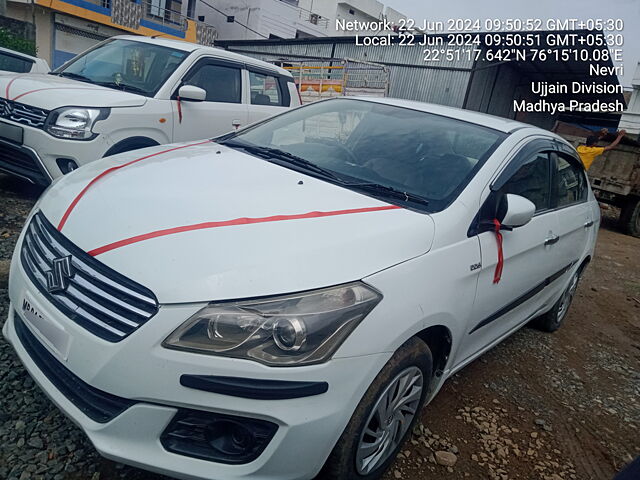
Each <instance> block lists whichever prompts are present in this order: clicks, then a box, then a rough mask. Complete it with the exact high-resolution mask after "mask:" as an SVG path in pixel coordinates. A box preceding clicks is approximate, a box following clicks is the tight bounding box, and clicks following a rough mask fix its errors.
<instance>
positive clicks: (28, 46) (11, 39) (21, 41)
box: [0, 27, 37, 56]
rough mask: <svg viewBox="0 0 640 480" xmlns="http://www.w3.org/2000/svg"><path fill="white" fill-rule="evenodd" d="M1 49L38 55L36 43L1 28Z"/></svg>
mask: <svg viewBox="0 0 640 480" xmlns="http://www.w3.org/2000/svg"><path fill="white" fill-rule="evenodd" d="M0 47H4V48H9V49H11V50H15V51H16V52H22V53H26V54H27V55H34V56H35V54H36V50H37V49H36V42H34V41H32V40H27V39H26V38H24V37H21V36H18V35H15V34H13V33H11V32H10V31H9V30H7V29H6V28H2V27H0Z"/></svg>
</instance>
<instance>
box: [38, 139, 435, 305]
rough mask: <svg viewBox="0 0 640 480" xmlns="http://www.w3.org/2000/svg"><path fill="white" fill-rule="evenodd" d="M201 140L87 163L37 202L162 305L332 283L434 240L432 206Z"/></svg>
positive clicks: (408, 254) (68, 232)
mask: <svg viewBox="0 0 640 480" xmlns="http://www.w3.org/2000/svg"><path fill="white" fill-rule="evenodd" d="M198 143H199V144H195V145H194V144H190V145H189V144H182V145H170V146H167V145H165V146H159V147H152V148H147V149H144V150H138V151H136V152H129V153H126V154H122V155H117V156H114V157H109V158H105V159H102V160H99V161H97V162H92V163H90V164H88V165H86V166H84V167H83V168H81V169H79V170H77V171H75V172H73V173H72V174H70V175H68V176H65V177H62V178H61V179H60V180H59V181H57V182H56V183H54V184H53V185H52V186H51V187H50V188H49V190H48V191H47V192H46V193H45V195H44V196H43V198H42V200H41V201H40V202H39V206H38V207H39V208H40V209H41V210H42V212H43V213H44V215H45V216H46V217H47V218H48V219H49V221H50V222H51V223H52V224H53V225H55V226H58V227H59V226H60V223H61V221H62V220H64V225H63V226H62V228H61V232H62V233H63V234H64V235H65V236H66V237H67V238H68V239H70V240H71V241H72V242H73V243H75V244H76V245H77V246H78V247H80V248H81V249H83V250H84V251H87V252H90V253H91V254H92V255H94V256H95V257H96V258H97V259H98V260H100V261H101V262H103V263H104V264H106V265H108V266H109V267H111V268H113V269H115V270H116V271H118V272H120V273H122V274H124V275H126V276H128V277H129V278H131V279H132V280H135V281H137V282H139V283H141V284H142V285H144V286H146V287H148V288H150V289H151V290H153V291H154V293H155V294H156V296H157V297H158V300H159V301H160V302H161V303H179V302H201V301H211V300H223V299H238V298H249V297H259V296H264V295H274V294H282V293H289V292H297V291H303V290H309V289H314V288H320V287H326V286H331V285H336V284H340V283H345V282H350V281H354V280H358V279H361V278H364V277H366V276H367V275H370V274H372V273H375V272H377V271H380V270H382V269H385V268H388V267H390V266H392V265H395V264H398V263H400V262H403V261H406V260H408V259H411V258H413V257H416V256H419V255H422V254H424V253H426V252H427V251H428V250H429V248H430V246H431V243H432V241H433V235H434V224H433V221H432V219H431V217H430V216H429V215H426V214H422V213H417V212H414V211H410V210H407V209H404V208H400V207H397V206H394V205H390V204H388V203H385V202H382V201H379V200H376V199H374V198H371V197H368V196H365V195H361V194H359V193H356V192H353V191H351V190H348V189H345V188H342V187H340V186H337V185H333V184H331V183H328V182H325V181H322V180H319V179H316V178H313V177H309V176H307V175H304V174H301V173H298V172H295V171H293V170H290V169H287V168H284V167H282V166H279V165H276V164H273V163H269V162H267V161H266V160H263V159H260V158H256V157H253V156H250V155H247V154H245V153H242V152H240V151H236V150H232V149H230V148H227V147H224V146H220V145H217V144H215V143H212V142H208V141H207V142H206V143H205V144H202V143H201V142H198ZM187 145H189V146H187ZM162 152H164V153H162ZM140 158H144V159H143V160H140V161H138V162H136V163H130V162H132V161H135V160H136V159H140ZM128 163H130V164H129V165H127V166H123V165H125V164H128ZM119 166H123V167H122V168H120V169H117V170H113V168H114V167H119ZM107 169H112V170H111V171H110V173H107V174H105V175H103V176H102V177H100V178H98V179H97V180H96V177H97V176H99V175H100V174H101V173H102V172H105V171H106V170H107ZM91 182H93V183H91ZM82 192H84V193H82ZM79 195H80V197H79ZM74 202H75V206H73V207H72V209H71V210H70V209H69V206H70V205H72V204H73V203H74ZM65 215H66V217H65ZM105 246H106V247H105Z"/></svg>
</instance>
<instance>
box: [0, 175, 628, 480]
mask: <svg viewBox="0 0 640 480" xmlns="http://www.w3.org/2000/svg"><path fill="white" fill-rule="evenodd" d="M39 193H40V192H39V190H38V189H36V188H32V187H30V186H28V185H26V184H22V183H21V182H19V181H16V180H15V179H12V178H9V177H6V176H3V175H1V174H0V307H2V306H3V305H4V306H5V307H4V310H3V308H0V314H3V315H6V305H7V302H8V299H7V295H6V278H7V271H8V259H9V258H10V255H11V252H12V249H13V245H14V242H15V240H16V238H17V235H18V233H19V229H20V228H21V225H22V221H23V219H24V216H25V215H26V214H27V213H28V210H29V209H30V208H31V206H32V205H33V203H34V202H35V200H36V198H37V195H38V194H39ZM604 213H605V218H604V221H603V225H602V228H601V229H600V233H599V241H598V248H597V252H596V257H595V259H594V261H593V262H592V264H591V265H590V267H589V268H588V270H587V273H586V274H585V276H584V278H583V280H582V283H581V285H580V287H579V290H578V293H577V296H576V299H575V301H574V304H573V307H572V309H571V311H570V313H569V316H568V318H567V320H566V325H565V326H563V328H562V329H560V330H559V331H558V332H556V333H554V334H545V333H541V332H538V331H536V330H534V329H532V328H524V329H522V330H521V331H519V332H518V333H516V334H515V335H513V336H512V337H511V338H509V339H508V340H506V341H505V342H503V343H502V344H501V345H499V346H497V347H496V348H494V349H493V350H492V351H490V352H489V353H487V354H486V355H484V356H483V357H482V358H481V359H479V360H477V361H475V362H474V363H472V364H471V365H469V366H467V367H466V368H465V369H464V370H462V371H461V372H460V373H458V374H457V375H456V376H455V377H453V378H452V379H450V380H449V381H448V382H447V383H446V384H445V386H444V387H443V389H442V391H441V392H440V393H439V395H438V396H437V397H436V398H435V400H434V401H433V402H432V403H431V404H430V405H429V406H427V407H426V408H425V409H424V411H423V413H422V418H421V423H420V424H419V425H418V426H417V427H416V428H415V429H414V434H413V436H412V437H411V440H410V442H408V443H407V444H406V446H405V447H404V449H403V453H401V454H400V455H399V456H398V459H397V461H396V462H395V463H394V465H393V466H392V467H391V469H390V470H389V472H388V473H387V474H386V475H385V479H388V480H392V479H407V480H426V479H443V480H454V479H470V480H471V479H478V480H480V479H482V480H484V479H492V480H493V479H500V480H506V479H532V480H533V479H536V480H537V479H539V480H562V479H573V480H592V479H593V480H610V479H611V478H612V477H613V476H614V474H615V473H616V472H618V471H619V470H620V469H621V467H623V466H624V465H625V464H626V463H628V462H630V461H631V460H632V459H633V458H634V457H636V456H637V455H639V454H640V239H638V238H632V237H629V236H625V235H623V234H621V233H619V232H618V231H617V229H616V227H615V222H614V221H613V220H612V215H613V214H614V213H615V212H612V211H611V210H606V211H605V212H604ZM2 322H3V319H0V324H1V323H2ZM2 344H4V341H3V340H0V347H2V351H1V352H0V360H1V362H0V396H2V395H4V398H5V399H6V398H7V397H6V396H7V395H11V393H12V392H11V391H10V390H11V389H12V388H14V387H13V385H20V388H23V389H24V390H23V391H24V392H26V393H25V395H31V396H33V399H34V400H33V401H30V402H29V405H27V404H26V402H25V406H24V407H21V406H20V405H18V406H17V407H16V406H15V405H13V404H11V405H10V404H9V403H8V402H4V405H3V401H2V400H1V399H0V410H4V411H5V413H4V414H3V415H0V426H1V427H0V438H1V439H2V445H0V478H16V479H18V478H19V479H21V480H24V479H28V478H38V476H37V475H36V473H35V472H36V471H40V469H42V468H44V470H43V472H45V473H44V474H43V475H42V477H41V478H54V479H55V480H61V479H74V480H79V479H82V480H84V479H92V480H99V479H109V480H110V479H112V478H127V479H135V480H158V479H160V478H161V477H158V476H156V475H153V474H150V473H147V472H144V471H141V470H137V469H134V468H130V467H126V466H123V465H119V464H115V463H113V462H110V461H107V460H104V459H102V458H100V457H98V455H97V454H96V453H95V451H94V450H93V448H92V447H91V445H90V443H89V442H88V440H86V437H84V435H83V434H81V433H80V432H79V431H78V430H77V428H76V427H75V426H73V424H71V423H70V422H69V421H68V420H66V419H64V418H63V417H62V415H60V414H59V413H58V412H57V410H56V409H55V407H52V406H51V405H50V404H49V403H48V401H47V400H46V398H45V397H44V395H42V394H41V393H40V392H39V390H38V389H37V387H35V386H33V385H31V383H30V382H29V379H28V377H27V376H26V373H25V372H24V371H23V370H22V367H21V366H20V365H19V363H18V361H17V360H16V359H15V358H14V357H13V353H12V352H11V349H10V348H9V347H8V346H7V345H6V344H5V345H2ZM5 347H6V348H5ZM5 365H8V366H5ZM2 369H5V371H2ZM20 382H21V383H20ZM3 391H5V392H8V393H3ZM33 405H36V406H37V408H33ZM21 422H22V423H21ZM24 422H27V423H28V422H37V425H38V426H37V427H34V431H37V432H39V433H38V438H39V439H40V441H39V442H33V438H34V437H33V435H34V434H30V435H31V437H30V438H29V439H28V440H27V446H31V447H33V449H31V450H30V449H28V448H27V447H24V449H21V451H20V453H19V454H18V453H15V449H16V445H18V446H20V442H21V440H20V439H21V438H22V445H24V442H25V440H24V436H23V435H21V433H20V432H16V430H17V429H18V427H21V428H23V429H24ZM50 426H51V427H50ZM27 429H28V425H27ZM65 432H69V433H65ZM65 435H70V436H72V437H73V447H74V449H75V450H73V451H72V450H71V447H69V443H70V442H69V440H67V439H65V438H64V436H65ZM34 443H35V444H36V445H34ZM58 444H61V445H66V450H65V447H62V448H58V447H57V445H58ZM42 451H47V452H49V453H48V455H43V453H42ZM439 451H448V452H451V453H453V454H454V455H455V460H456V462H455V464H454V465H453V466H449V467H447V466H442V465H440V464H438V463H436V460H435V457H434V455H435V453H436V452H439ZM30 452H31V453H30ZM61 452H62V453H61ZM38 455H40V458H41V460H42V461H43V462H44V463H43V465H44V467H42V466H39V467H38V469H36V468H35V467H34V468H28V467H29V464H30V462H33V463H34V464H35V463H36V462H37V461H38ZM439 455H440V454H439ZM43 457H44V458H43ZM47 458H48V462H49V463H47ZM56 460H58V461H60V462H63V468H59V465H56V466H55V469H56V470H55V471H58V472H59V473H57V474H56V475H49V474H46V472H49V471H51V472H53V471H54V470H47V466H48V465H52V463H51V462H54V461H56ZM3 468H4V470H2V469H3ZM51 468H53V467H51ZM30 470H32V471H33V476H32V474H31V473H29V471H30ZM3 471H4V475H6V477H5V476H3ZM22 471H25V472H27V473H28V475H24V474H21V472H22Z"/></svg>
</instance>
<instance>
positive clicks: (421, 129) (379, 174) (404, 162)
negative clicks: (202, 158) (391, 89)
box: [220, 98, 506, 211]
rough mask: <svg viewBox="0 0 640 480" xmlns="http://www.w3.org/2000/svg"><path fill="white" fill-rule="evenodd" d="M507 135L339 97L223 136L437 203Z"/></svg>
mask: <svg viewBox="0 0 640 480" xmlns="http://www.w3.org/2000/svg"><path fill="white" fill-rule="evenodd" d="M505 136H506V135H505V134H504V133H501V132H498V131H495V130H493V129H490V128H486V127H483V126H480V125H476V124H472V123H468V122H464V121H461V120H456V119H453V118H449V117H444V116H441V115H435V114H431V113H426V112H422V111H418V110H412V109H409V108H403V107H398V106H393V105H386V104H382V103H377V102H370V101H363V100H354V99H344V98H342V99H333V100H328V101H321V102H317V103H314V104H311V105H307V106H305V107H301V108H298V109H296V110H292V111H290V112H288V113H285V114H282V115H279V116H277V117H274V118H273V119H271V120H267V121H265V122H263V123H260V124H258V125H256V126H255V127H252V128H249V129H247V130H244V131H241V132H239V133H237V134H234V135H231V136H226V137H222V138H221V139H220V142H221V143H224V144H226V145H228V146H231V147H234V148H239V149H244V150H245V151H247V152H248V153H250V154H254V155H258V156H260V157H263V158H265V159H268V160H270V161H274V162H276V163H279V164H282V165H283V166H286V167H289V168H293V169H297V170H302V171H305V172H307V173H309V174H310V175H314V176H317V177H321V178H324V179H326V180H327V181H330V182H333V183H339V184H341V185H343V186H345V187H346V188H351V189H354V190H357V191H361V192H362V193H365V194H368V195H371V196H375V197H378V198H383V199H385V200H388V201H390V202H391V203H400V204H406V205H407V206H410V207H415V208H417V209H421V210H426V211H439V210H442V209H444V208H446V207H447V206H448V205H449V204H450V203H451V202H452V201H453V200H454V199H455V198H456V197H457V195H458V194H459V193H460V191H462V189H463V188H464V187H465V186H466V185H467V183H468V182H469V181H470V180H471V178H472V177H473V176H474V175H475V173H476V172H477V171H478V169H479V168H480V167H481V166H482V164H483V163H484V162H485V160H486V159H487V158H488V157H489V156H490V155H491V153H493V151H494V150H495V149H496V148H497V146H498V145H499V144H500V143H501V142H502V140H503V139H504V138H505Z"/></svg>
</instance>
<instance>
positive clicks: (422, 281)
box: [3, 98, 600, 480]
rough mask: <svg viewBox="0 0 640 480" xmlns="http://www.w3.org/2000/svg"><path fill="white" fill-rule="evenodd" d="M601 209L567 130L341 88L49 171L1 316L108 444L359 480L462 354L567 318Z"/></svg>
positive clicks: (154, 459) (105, 450) (96, 437)
mask: <svg viewBox="0 0 640 480" xmlns="http://www.w3.org/2000/svg"><path fill="white" fill-rule="evenodd" d="M599 221H600V217H599V209H598V205H597V203H596V201H595V199H594V197H593V194H592V192H591V190H590V188H589V183H588V182H587V177H586V175H585V171H584V169H583V167H582V164H581V163H580V160H579V159H578V156H577V154H576V152H575V150H574V149H573V147H571V146H570V145H569V144H567V143H566V142H565V141H564V140H562V139H561V138H559V137H557V136H556V135H553V134H551V133H549V132H547V131H544V130H540V129H538V128H535V127H532V126H529V125H524V124H520V123H517V122H514V121H510V120H505V119H501V118H496V117H491V116H486V115H482V114H478V113H473V112H468V111H463V110H458V109H452V108H447V107H441V106H435V105H427V104H422V103H416V102H408V101H400V100H392V99H375V100H374V99H346V98H341V99H334V100H328V101H322V102H318V103H315V104H311V105H307V106H305V107H302V108H299V109H296V110H292V111H290V112H286V113H284V114H281V115H279V116H277V117H274V118H271V119H268V120H266V121H264V122H262V123H260V124H257V125H255V126H253V127H250V128H247V129H244V130H242V131H240V132H238V133H236V134H232V135H227V136H225V137H222V138H218V139H217V140H216V141H206V142H195V143H185V144H178V145H173V146H164V147H153V148H149V149H145V150H144V151H140V152H131V153H127V154H122V155H118V156H114V157H111V158H107V159H103V160H100V161H97V162H94V163H92V164H89V165H87V166H85V167H83V168H81V169H79V170H78V171H76V172H73V173H72V174H70V175H68V176H65V177H63V178H62V179H61V180H59V181H57V182H56V183H54V184H53V185H52V186H51V187H50V188H49V190H48V191H47V192H46V193H45V194H44V195H43V196H42V198H41V199H40V200H39V201H38V203H37V204H36V206H35V207H34V209H33V211H32V213H31V214H30V216H29V218H28V220H27V224H26V227H25V229H24V231H23V232H22V234H21V236H20V238H19V241H18V245H17V249H16V253H15V255H14V258H13V260H12V265H11V274H10V284H9V295H10V299H11V308H10V313H9V318H8V321H7V322H6V323H5V326H4V330H3V331H4V335H5V336H6V338H8V340H9V341H10V342H11V343H12V344H13V346H14V348H15V350H16V352H17V353H18V355H19V357H20V358H21V360H22V361H23V362H24V364H25V366H26V368H27V369H28V371H29V373H30V374H31V375H32V376H33V378H34V379H35V380H36V382H37V383H38V384H39V385H40V386H41V387H42V388H43V389H44V390H45V391H46V392H47V394H48V395H49V397H50V398H51V399H52V400H53V401H54V402H55V403H56V404H57V405H58V406H59V407H60V408H61V409H62V410H63V411H64V412H65V413H66V414H67V415H68V416H70V417H71V418H72V419H73V420H74V421H75V423H77V424H78V425H79V426H80V427H81V428H82V429H83V430H84V431H85V432H86V434H87V435H88V437H89V438H90V439H91V441H92V442H93V444H94V445H95V447H96V448H97V450H98V451H99V452H100V453H102V454H103V455H104V456H106V457H108V458H111V459H115V460H118V461H121V462H125V463H129V464H132V465H136V466H142V467H144V468H147V469H149V470H153V471H156V472H160V473H163V474H168V475H173V476H176V477H181V478H188V479H219V480H229V479H234V478H247V479H248V478H251V479H262V480H267V479H270V480H287V479H310V478H313V477H314V476H316V475H318V474H320V475H321V476H324V477H325V478H331V479H339V480H344V479H354V478H362V479H374V478H378V477H380V476H381V475H382V473H383V472H384V470H385V469H386V468H387V467H388V465H389V464H390V462H391V461H392V460H393V458H394V457H395V454H396V452H397V451H398V449H399V448H400V447H401V445H402V442H403V441H404V439H405V438H406V437H407V435H408V434H409V432H410V430H411V426H412V424H413V422H414V421H415V420H416V418H417V417H418V415H419V412H420V409H421V408H422V406H423V405H424V404H425V403H426V402H428V401H430V400H431V399H432V398H433V397H434V395H436V393H437V392H438V390H439V389H440V388H441V386H442V384H443V382H444V381H445V380H446V379H447V378H448V377H450V376H451V375H452V374H453V373H455V372H456V371H458V370H460V369H461V368H462V367H464V366H465V365H466V364H468V363H469V362H471V361H472V360H473V359H475V358H476V357H478V356H479V355H480V354H482V353H483V352H485V351H486V350H487V349H489V348H491V347H492V346H494V345H496V344H497V343H498V342H500V341H501V340H503V339H504V338H505V337H507V336H508V335H510V334H511V333H513V332H514V331H516V330H517V329H518V328H520V327H522V326H523V325H525V324H527V323H529V322H530V321H534V322H535V323H536V324H537V325H538V326H539V327H541V328H542V329H543V330H546V331H553V330H555V329H557V328H558V327H559V326H560V325H561V324H562V322H563V321H564V319H565V318H566V314H567V309H568V308H569V305H570V303H571V300H572V297H573V294H574V292H575V289H576V286H577V283H578V280H579V278H580V275H581V273H582V272H583V270H584V268H585V266H586V265H587V264H588V262H589V261H590V259H591V258H592V255H593V250H594V245H595V241H596V232H597V228H598V225H599Z"/></svg>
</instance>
